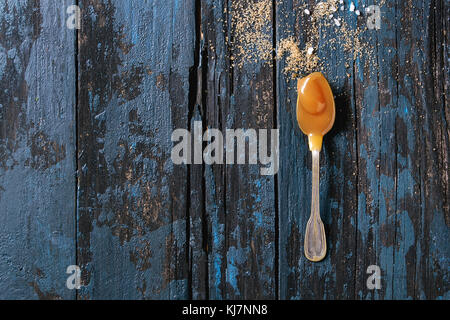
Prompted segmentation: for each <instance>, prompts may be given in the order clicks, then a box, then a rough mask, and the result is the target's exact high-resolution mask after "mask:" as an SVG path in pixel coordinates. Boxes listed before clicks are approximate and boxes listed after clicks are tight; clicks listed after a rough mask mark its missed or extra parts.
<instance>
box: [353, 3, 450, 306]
mask: <svg viewBox="0 0 450 320" xmlns="http://www.w3.org/2000/svg"><path fill="white" fill-rule="evenodd" d="M441 10H443V7H442V3H441V4H440V5H438V4H437V3H436V2H434V1H425V2H423V3H417V2H416V1H398V2H396V3H393V2H389V3H387V4H386V5H385V6H383V8H382V12H383V17H384V19H383V27H382V30H384V32H383V33H382V35H381V34H380V36H378V39H377V41H378V65H379V67H378V69H377V70H378V86H379V88H378V89H376V88H374V87H371V86H370V85H367V84H368V83H370V81H369V79H370V78H371V77H370V76H368V72H366V71H365V69H364V68H363V66H362V64H357V65H356V69H357V70H358V71H357V72H359V73H360V74H362V75H363V77H362V78H361V79H359V80H358V82H357V84H356V92H357V96H358V97H359V99H357V104H359V105H361V107H358V108H357V109H358V128H361V131H360V132H359V133H358V142H359V159H360V161H359V170H358V176H359V184H358V192H359V200H360V202H359V212H358V236H359V237H358V269H357V270H356V274H357V277H358V278H357V297H358V298H365V299H411V298H413V299H424V298H427V299H436V298H445V297H448V283H447V284H446V281H445V279H446V277H447V276H448V253H449V245H448V243H446V242H445V240H443V239H447V238H448V206H447V205H446V203H448V198H449V196H448V170H447V171H445V170H443V169H444V168H445V167H448V147H446V146H447V145H448V127H447V123H448V122H447V120H446V118H445V116H446V115H445V112H444V110H445V105H444V91H443V90H444V83H445V77H446V76H444V74H442V73H441V70H442V69H441V68H442V67H441V66H442V64H443V62H442V58H441V57H442V54H443V51H442V50H443V47H442V46H441V45H438V46H436V42H435V41H436V39H440V40H438V41H439V43H441V44H443V43H444V40H443V39H442V35H443V34H442V33H441V32H440V31H438V30H440V28H441V27H444V22H443V21H444V20H442V15H441V14H440V12H441ZM383 28H384V29H383ZM430 70H432V72H430ZM438 70H439V71H438ZM447 77H448V75H447ZM377 91H379V96H378V97H379V100H377V99H376V97H375V92H377ZM365 101H374V102H377V101H378V103H379V109H377V108H376V107H374V112H372V111H371V109H370V108H367V104H366V103H364V102H365ZM374 118H375V119H374ZM377 135H378V138H377V137H376V136H377ZM446 199H447V200H446ZM370 264H377V265H379V266H380V267H381V271H382V288H381V290H379V291H371V290H368V289H367V287H366V285H365V283H364V280H365V278H366V277H367V275H364V273H365V270H366V268H367V266H368V265H370ZM430 284H432V285H430Z"/></svg>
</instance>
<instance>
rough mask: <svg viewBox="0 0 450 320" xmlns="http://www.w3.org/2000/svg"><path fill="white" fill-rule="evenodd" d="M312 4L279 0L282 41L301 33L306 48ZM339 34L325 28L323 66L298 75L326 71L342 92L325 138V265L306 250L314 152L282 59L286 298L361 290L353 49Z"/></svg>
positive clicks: (338, 295) (338, 92)
mask: <svg viewBox="0 0 450 320" xmlns="http://www.w3.org/2000/svg"><path fill="white" fill-rule="evenodd" d="M305 8H309V10H310V12H311V13H312V12H313V10H314V8H315V6H314V5H313V4H311V3H309V2H308V1H300V2H298V1H283V2H282V3H280V4H277V43H278V44H280V41H282V40H283V39H286V38H288V37H289V36H294V39H295V41H296V42H297V44H298V47H299V48H300V49H301V50H303V49H304V48H305V45H306V42H307V41H309V40H310V38H309V37H308V35H310V34H311V32H309V29H310V28H311V22H310V20H309V19H310V15H307V14H305V13H304V9H305ZM344 20H345V22H346V23H347V24H348V25H349V26H350V27H352V28H354V27H355V23H356V18H355V16H351V15H350V14H345V15H344ZM334 38H337V35H336V33H335V27H334V26H331V27H327V26H324V27H323V30H322V33H321V38H320V39H321V40H320V42H319V44H318V45H319V47H318V48H320V49H319V50H318V54H319V57H320V59H321V60H322V61H324V62H325V63H323V69H320V68H318V69H315V70H310V71H308V70H306V69H303V70H300V74H299V75H298V76H300V77H301V76H306V75H307V73H308V72H311V71H321V72H322V73H323V74H324V75H325V77H326V78H327V79H328V81H329V82H330V85H331V87H332V90H333V92H334V94H335V96H336V98H335V100H336V121H335V125H334V127H333V129H332V130H331V131H330V133H328V134H327V135H326V136H325V138H324V145H323V149H322V151H321V171H320V172H321V173H320V174H321V177H320V207H321V209H320V212H321V217H322V220H323V222H324V224H325V230H326V231H325V232H326V235H327V247H328V253H327V256H326V258H325V260H323V261H321V262H318V263H312V262H310V261H308V260H307V259H306V258H305V256H304V250H303V245H304V234H305V230H306V223H307V221H308V219H309V215H310V208H311V207H310V206H311V154H310V153H311V152H310V151H309V148H308V142H307V138H306V136H305V135H304V134H303V133H302V132H301V130H300V128H299V127H298V124H297V117H296V101H297V82H296V80H293V79H292V78H291V75H290V74H288V75H287V74H285V73H284V72H283V70H284V68H285V67H286V60H285V59H282V60H280V61H279V62H278V65H277V96H278V102H277V103H278V125H279V127H280V173H279V184H278V186H279V187H278V189H279V204H278V205H279V212H280V214H279V215H280V218H279V221H280V223H279V226H280V227H279V228H280V231H279V234H280V249H279V252H280V298H281V299H346V298H347V299H348V298H352V297H353V295H354V277H355V274H354V268H355V259H356V252H355V238H356V219H357V218H356V208H357V199H356V196H357V195H356V175H355V173H356V164H357V155H356V147H355V146H356V133H355V132H356V119H355V106H354V100H353V97H352V95H353V81H354V75H353V70H352V64H351V61H352V56H353V52H346V51H344V50H343V48H342V46H341V43H340V42H339V39H338V40H337V41H338V42H337V44H333V43H332V41H333V39H334ZM315 49H316V50H317V47H315ZM349 61H350V63H349ZM347 74H349V75H350V76H349V77H348V76H347Z"/></svg>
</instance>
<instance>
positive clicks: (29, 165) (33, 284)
mask: <svg viewBox="0 0 450 320" xmlns="http://www.w3.org/2000/svg"><path fill="white" fill-rule="evenodd" d="M71 3H72V2H71V1H56V0H55V1H7V0H2V1H0V298H1V299H6V298H16V299H37V298H39V299H61V298H63V299H73V298H75V292H73V291H70V290H68V289H67V288H66V277H67V275H66V268H67V267H68V266H69V265H73V264H75V240H76V239H75V219H74V214H75V161H74V155H75V136H74V132H75V117H74V104H75V64H74V52H75V45H74V32H73V31H72V30H69V29H68V28H66V27H65V20H64V18H63V17H64V15H63V13H64V12H61V11H60V6H64V7H67V6H68V5H69V4H71Z"/></svg>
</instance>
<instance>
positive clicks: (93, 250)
mask: <svg viewBox="0 0 450 320" xmlns="http://www.w3.org/2000/svg"><path fill="white" fill-rule="evenodd" d="M80 7H81V10H82V11H83V12H84V14H83V19H82V24H81V30H80V34H79V38H78V45H79V55H78V58H79V100H78V120H79V122H78V168H79V173H80V175H79V180H78V254H77V256H78V263H79V265H80V267H81V268H82V272H83V273H82V283H83V285H84V286H83V288H82V290H81V291H80V294H79V298H81V299H96V298H101V299H105V298H107V299H138V298H145V299H147V298H148V299H150V298H153V299H180V298H187V297H188V264H187V251H186V250H187V242H186V239H187V234H186V212H187V210H186V207H187V198H186V197H187V195H188V194H187V192H188V191H187V174H188V172H187V168H186V166H175V165H174V164H173V163H172V161H171V159H170V152H171V149H172V142H171V140H170V137H171V134H172V131H173V130H174V129H177V128H188V110H189V108H188V101H189V88H190V85H189V75H190V68H191V67H193V65H194V60H193V58H194V43H195V39H194V37H195V27H194V26H195V21H194V18H195V15H194V14H195V6H194V2H193V1H171V2H167V1H129V2H124V1H110V0H108V1H106V0H105V1H96V0H86V1H84V0H83V1H80Z"/></svg>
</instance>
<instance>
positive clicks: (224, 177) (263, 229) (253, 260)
mask: <svg viewBox="0 0 450 320" xmlns="http://www.w3.org/2000/svg"><path fill="white" fill-rule="evenodd" d="M251 3H252V2H250V3H249V2H246V1H205V2H203V3H202V12H201V14H202V31H203V35H204V41H205V59H206V62H205V66H207V70H205V79H206V83H205V89H206V93H205V97H204V100H205V105H204V106H205V108H206V110H205V112H204V114H203V121H204V126H205V127H207V128H217V129H220V130H221V131H222V132H223V133H225V132H226V129H227V128H228V129H238V128H243V129H272V128H274V127H275V121H274V119H275V118H274V96H273V93H274V90H273V85H274V77H273V68H272V67H271V65H270V64H268V63H267V62H266V61H263V60H259V61H256V62H253V61H249V60H241V61H239V57H238V55H237V54H236V52H237V51H238V46H239V45H242V43H240V40H239V38H240V36H241V35H240V34H238V33H237V32H236V29H235V27H234V26H233V23H232V21H233V19H234V18H237V19H239V18H241V19H242V17H243V16H245V11H246V10H247V8H248V6H251ZM242 4H244V6H242V7H241V5H242ZM266 9H267V10H268V12H267V13H268V14H269V16H272V6H271V4H270V5H269V6H268V7H267V8H266ZM272 26H273V21H272V19H270V20H269V21H267V28H266V29H265V30H264V31H263V32H265V33H266V35H267V36H268V39H269V40H270V41H272V40H271V39H272V33H273V28H272ZM232 39H234V40H232ZM243 49H244V50H251V48H246V47H245V46H244V47H243ZM232 57H235V58H236V60H232ZM233 61H234V62H235V64H236V65H235V66H234V65H233ZM238 65H239V66H240V67H238ZM260 168H261V166H260V165H236V164H234V165H212V166H211V167H209V166H207V167H206V168H205V178H204V179H205V194H206V210H207V214H208V224H209V226H208V231H209V232H210V233H209V235H208V266H209V271H208V272H209V278H208V282H209V297H210V298H213V299H236V298H237V299H255V298H260V299H267V298H275V297H276V277H277V276H276V259H275V251H276V250H275V243H276V239H275V234H276V231H275V210H276V209H275V208H276V200H275V178H274V177H273V176H262V175H261V173H260Z"/></svg>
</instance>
